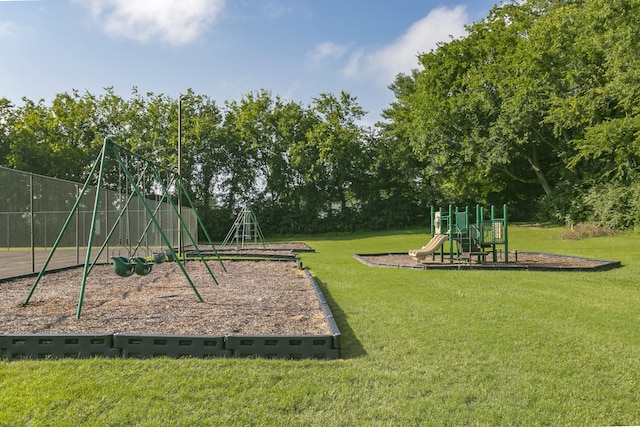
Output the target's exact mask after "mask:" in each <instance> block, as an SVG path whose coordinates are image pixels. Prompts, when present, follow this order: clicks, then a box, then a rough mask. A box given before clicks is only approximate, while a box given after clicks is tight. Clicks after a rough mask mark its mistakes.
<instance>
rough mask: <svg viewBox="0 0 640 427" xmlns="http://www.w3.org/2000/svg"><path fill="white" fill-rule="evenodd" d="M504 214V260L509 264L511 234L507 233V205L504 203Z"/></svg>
mask: <svg viewBox="0 0 640 427" xmlns="http://www.w3.org/2000/svg"><path fill="white" fill-rule="evenodd" d="M502 215H503V218H504V262H505V264H509V235H508V234H507V222H508V221H507V205H506V204H504V205H502Z"/></svg>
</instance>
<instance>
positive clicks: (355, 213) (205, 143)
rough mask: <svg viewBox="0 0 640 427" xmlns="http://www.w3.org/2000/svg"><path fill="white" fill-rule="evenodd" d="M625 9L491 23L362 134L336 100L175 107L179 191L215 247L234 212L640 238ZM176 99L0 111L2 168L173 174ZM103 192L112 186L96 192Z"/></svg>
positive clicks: (269, 219) (109, 96) (637, 87)
mask: <svg viewBox="0 0 640 427" xmlns="http://www.w3.org/2000/svg"><path fill="white" fill-rule="evenodd" d="M638 16H640V1H639V0H529V1H526V2H519V1H513V2H509V3H506V4H503V5H501V6H496V7H494V8H493V9H492V10H491V12H490V13H489V15H488V16H487V17H486V18H485V19H483V20H481V21H479V22H477V23H475V24H473V25H471V26H469V28H468V36H467V37H465V38H462V39H455V40H451V41H449V42H447V43H442V44H440V45H439V46H438V48H437V49H434V50H433V51H431V52H428V53H423V54H420V55H419V57H418V59H419V62H418V63H417V64H416V67H417V68H416V70H414V71H413V72H412V73H411V75H398V76H397V77H396V79H395V81H394V82H393V84H392V85H391V86H390V90H392V91H393V93H394V95H395V98H396V100H395V101H394V102H393V103H392V104H391V105H390V106H389V107H388V108H387V109H386V110H385V111H384V112H383V118H384V120H383V121H382V122H381V123H378V124H377V125H376V126H375V127H374V128H369V127H366V126H363V125H362V124H361V122H362V118H363V117H364V115H365V111H364V110H363V109H362V107H361V106H360V105H359V104H358V102H357V99H356V98H355V97H354V96H352V95H350V94H347V93H340V94H339V95H334V94H320V95H319V96H318V97H317V98H315V99H313V100H312V102H311V104H310V105H303V104H301V103H298V102H293V101H285V100H283V99H281V98H280V97H278V96H274V95H272V94H271V93H270V92H268V91H264V90H262V91H258V92H252V93H249V94H246V95H244V96H243V97H242V99H240V100H235V101H225V102H224V103H222V104H221V105H218V104H216V102H215V101H214V100H212V99H211V98H209V97H208V96H206V95H200V94H196V93H193V92H192V91H189V93H187V94H186V97H185V98H184V100H183V101H182V130H183V137H182V141H183V144H182V153H183V168H182V170H183V175H184V176H185V177H186V179H188V181H189V182H190V183H191V186H192V190H193V193H194V195H195V198H196V201H197V202H196V203H197V205H198V206H197V207H198V209H199V211H200V213H201V214H202V216H203V217H204V218H205V222H206V224H207V226H208V227H209V228H210V229H211V231H212V232H213V233H215V234H216V235H218V236H220V235H221V234H225V233H226V231H227V230H228V228H229V226H230V221H232V220H233V218H234V217H235V213H236V212H237V211H238V209H240V208H242V207H243V206H244V205H250V206H251V207H252V208H253V210H254V211H255V212H256V214H257V216H258V219H259V221H260V224H261V226H262V228H263V231H264V232H265V233H266V234H276V233H277V234H291V233H314V232H322V231H329V230H332V231H353V230H364V229H369V230H378V229H386V228H400V227H407V226H412V225H425V224H426V221H427V217H428V212H429V207H430V206H432V205H436V206H437V205H447V204H449V203H453V204H458V205H464V204H474V203H483V204H502V203H508V204H509V205H510V213H511V215H512V220H542V221H555V222H571V223H577V222H582V221H596V222H600V223H603V224H606V225H608V226H611V227H614V228H629V227H636V226H638V225H639V224H640V197H639V196H640V181H639V180H638V178H639V174H640V172H639V171H638V167H637V166H638V160H640V119H639V118H638V111H639V108H640V51H639V50H638V49H637V46H639V45H640V21H638V19H637V17H638ZM178 105H179V102H178V100H177V99H175V98H171V97H168V96H166V95H162V94H161V95H157V94H153V93H146V94H141V93H139V92H138V91H137V90H136V89H135V88H134V89H133V91H132V94H131V96H130V97H128V98H127V99H125V98H122V97H120V96H118V95H116V94H115V93H114V91H113V90H112V89H110V88H107V89H106V90H105V93H104V94H101V95H94V94H90V93H84V94H81V93H79V92H77V91H73V92H72V93H63V94H59V95H57V96H56V98H55V99H54V100H53V102H52V103H51V104H50V105H49V104H45V103H44V102H43V101H40V102H33V101H31V100H28V99H24V100H23V105H22V106H15V105H13V104H12V103H11V102H10V101H9V100H7V99H0V127H1V130H0V138H1V140H0V164H2V165H6V166H9V167H13V168H17V169H21V170H26V171H32V172H36V173H39V174H44V175H51V176H56V177H60V178H65V179H69V180H74V181H83V180H84V177H85V174H86V173H87V171H88V169H89V167H90V165H91V162H92V161H93V160H94V159H95V157H96V156H97V154H98V152H99V150H100V148H101V146H102V141H103V139H104V137H106V136H110V137H113V138H114V140H116V141H117V142H118V143H120V144H122V145H125V146H127V147H128V148H130V149H132V150H134V151H136V152H138V153H140V154H143V155H145V156H146V157H148V158H150V159H152V160H154V161H157V162H159V163H160V164H162V165H164V166H167V167H171V168H175V165H176V161H177V158H176V156H177V150H176V147H177V139H178V135H177V126H178ZM107 179H108V180H109V183H110V185H111V186H113V187H117V185H118V179H119V177H118V174H117V173H111V174H109V176H108V177H107Z"/></svg>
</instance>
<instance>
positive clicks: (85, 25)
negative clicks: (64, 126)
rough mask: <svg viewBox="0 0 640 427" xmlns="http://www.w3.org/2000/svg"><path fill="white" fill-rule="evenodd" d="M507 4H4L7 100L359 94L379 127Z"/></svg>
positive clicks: (147, 0) (0, 20) (98, 0)
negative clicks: (430, 69)
mask: <svg viewBox="0 0 640 427" xmlns="http://www.w3.org/2000/svg"><path fill="white" fill-rule="evenodd" d="M496 2H497V0H436V1H431V0H394V1H392V0H0V98H8V99H9V100H10V101H11V102H13V103H14V104H16V105H22V98H23V97H26V98H27V99H30V100H32V101H35V102H37V101H39V100H41V99H42V100H44V101H45V102H46V103H50V102H51V101H52V100H53V99H54V98H55V96H56V94H60V93H65V92H66V93H71V92H72V91H74V90H77V91H78V92H79V93H80V94H81V95H82V94H84V93H86V92H89V93H91V94H94V95H102V94H104V93H105V92H104V88H106V87H112V88H113V90H114V91H115V93H116V94H118V95H120V96H122V97H124V98H128V97H129V96H130V95H131V93H132V88H134V87H135V88H137V90H138V91H139V92H140V93H147V92H151V93H154V94H156V95H158V94H164V95H167V96H170V97H174V98H176V99H177V98H178V97H179V96H180V94H183V93H185V92H186V91H187V90H188V89H192V90H193V91H194V92H195V93H196V94H201V95H206V96H209V97H210V98H211V99H213V100H215V101H216V103H217V104H218V105H219V106H222V105H223V103H224V102H225V101H233V100H240V99H242V98H243V96H244V95H246V94H247V93H249V92H252V91H259V90H262V89H264V90H268V91H270V92H271V93H272V95H273V96H279V97H280V98H282V99H284V100H291V101H295V102H300V103H302V104H303V105H310V104H311V103H312V100H313V98H315V97H318V96H319V95H320V94H321V93H333V94H335V95H338V94H339V93H340V92H341V91H345V92H348V93H349V94H351V95H352V96H354V97H356V99H357V102H358V103H359V104H360V105H361V106H362V107H363V108H364V109H365V110H366V111H367V112H368V114H367V116H366V117H365V121H368V122H370V123H371V124H373V123H374V122H376V121H378V120H379V119H380V113H381V112H382V110H383V109H385V108H387V107H388V106H389V105H390V103H391V102H393V100H394V97H393V94H392V92H391V91H390V90H389V89H388V86H389V85H390V84H391V83H393V81H394V78H395V76H396V75H397V74H398V73H410V72H411V70H412V69H416V68H419V63H418V59H417V55H418V54H419V53H423V52H429V51H430V50H432V49H433V48H435V47H436V46H437V43H439V42H446V41H448V40H450V39H451V37H456V38H457V37H462V36H464V34H465V30H464V26H465V25H469V24H471V23H473V22H477V21H479V20H480V19H482V18H484V17H486V16H487V13H488V12H489V10H490V9H491V7H492V6H493V5H494V3H496Z"/></svg>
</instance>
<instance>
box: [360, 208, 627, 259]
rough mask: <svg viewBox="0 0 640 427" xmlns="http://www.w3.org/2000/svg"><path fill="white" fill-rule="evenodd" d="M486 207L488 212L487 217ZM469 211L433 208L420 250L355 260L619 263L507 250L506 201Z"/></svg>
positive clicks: (371, 255)
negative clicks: (428, 232)
mask: <svg viewBox="0 0 640 427" xmlns="http://www.w3.org/2000/svg"><path fill="white" fill-rule="evenodd" d="M485 211H488V212H489V213H490V216H486V214H485ZM471 213H472V210H471V209H470V208H469V207H468V206H467V207H465V208H458V207H454V206H453V205H449V207H448V208H440V209H435V208H431V216H430V237H429V240H428V242H427V243H426V244H425V245H424V246H422V247H421V248H418V249H412V250H409V251H408V252H399V253H398V252H396V253H377V254H356V255H355V258H356V259H358V260H359V261H361V262H362V263H364V264H367V265H370V266H376V267H396V268H410V269H419V270H429V269H444V270H452V269H455V270H462V269H485V270H486V269H492V270H493V269H498V270H507V269H508V270H538V271H602V270H609V269H612V268H617V267H620V266H621V263H620V262H619V261H608V260H595V259H587V258H581V257H575V256H566V255H559V254H549V253H543V252H522V251H520V252H519V251H518V250H517V249H513V248H511V249H510V247H509V237H508V236H509V234H508V229H509V225H508V219H507V205H503V206H502V209H501V210H497V209H496V208H495V206H491V207H490V208H489V209H488V210H487V209H485V208H484V207H483V206H480V205H476V206H475V214H474V215H471Z"/></svg>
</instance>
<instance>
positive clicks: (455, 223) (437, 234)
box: [409, 205, 509, 264]
mask: <svg viewBox="0 0 640 427" xmlns="http://www.w3.org/2000/svg"><path fill="white" fill-rule="evenodd" d="M489 211H490V217H489V218H485V215H484V214H485V208H484V207H482V206H480V205H476V208H475V215H474V218H473V219H474V221H471V218H470V217H471V215H470V209H469V207H468V206H467V207H465V208H464V209H458V208H457V207H454V206H453V205H449V207H448V209H443V208H440V209H438V210H436V209H435V208H433V207H432V208H431V222H430V224H431V225H430V228H431V230H430V231H431V236H432V237H431V240H430V241H429V242H428V243H427V244H426V245H425V246H423V247H422V248H420V249H414V250H411V251H409V255H410V256H411V257H413V258H414V259H415V260H416V262H425V261H426V260H427V257H430V258H431V260H432V261H436V259H439V261H440V262H441V263H444V262H445V260H446V261H448V262H450V263H453V262H469V263H470V262H474V261H475V262H477V263H481V264H484V263H486V262H487V257H488V256H491V261H493V262H498V252H500V253H504V258H503V262H504V263H509V241H508V233H507V231H508V221H507V205H503V207H502V216H501V217H500V216H498V213H497V212H496V209H495V207H494V206H491V208H490V210H489Z"/></svg>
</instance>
